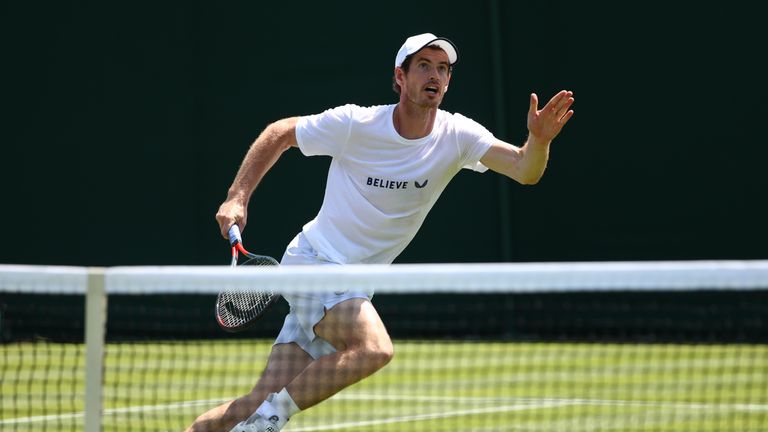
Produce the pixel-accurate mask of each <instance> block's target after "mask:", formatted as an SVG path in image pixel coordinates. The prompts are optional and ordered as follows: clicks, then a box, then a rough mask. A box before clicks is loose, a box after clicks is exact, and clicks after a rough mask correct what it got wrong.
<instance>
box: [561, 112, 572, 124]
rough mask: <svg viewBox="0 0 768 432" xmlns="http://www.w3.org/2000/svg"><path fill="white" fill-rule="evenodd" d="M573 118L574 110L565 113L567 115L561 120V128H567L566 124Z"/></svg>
mask: <svg viewBox="0 0 768 432" xmlns="http://www.w3.org/2000/svg"><path fill="white" fill-rule="evenodd" d="M571 117H573V110H570V111H568V112H567V113H565V115H564V116H563V117H562V118H561V119H560V127H561V128H562V127H563V126H565V124H566V123H568V120H570V119H571Z"/></svg>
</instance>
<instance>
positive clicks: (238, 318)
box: [216, 225, 280, 333]
mask: <svg viewBox="0 0 768 432" xmlns="http://www.w3.org/2000/svg"><path fill="white" fill-rule="evenodd" d="M229 243H230V245H231V246H232V261H231V265H232V267H235V266H237V265H257V266H263V265H269V266H271V265H277V264H278V262H277V260H275V259H274V258H272V257H268V256H264V255H255V254H252V253H250V252H248V251H247V250H245V247H243V239H242V236H241V235H240V227H238V226H237V225H232V227H231V228H230V229H229ZM240 253H242V254H243V255H244V256H245V257H246V258H247V259H246V260H245V261H243V262H242V263H240V264H238V255H239V254H240ZM279 299H280V294H278V293H276V292H273V291H269V290H267V291H248V292H243V291H230V290H223V291H221V292H219V296H218V298H217V299H216V321H217V322H218V323H219V326H220V327H221V328H222V329H224V330H226V331H228V332H231V333H235V332H239V331H242V330H245V329H247V328H248V327H250V326H252V325H253V324H254V323H255V322H256V321H257V320H258V319H259V318H261V317H262V315H264V312H266V311H267V310H268V309H269V308H270V307H272V305H274V304H275V302H277V300H279Z"/></svg>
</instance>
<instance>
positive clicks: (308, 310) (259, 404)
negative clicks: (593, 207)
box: [188, 33, 574, 432]
mask: <svg viewBox="0 0 768 432" xmlns="http://www.w3.org/2000/svg"><path fill="white" fill-rule="evenodd" d="M457 60H458V50H457V49H456V47H455V45H454V44H453V43H452V42H451V41H449V40H448V39H445V38H439V37H436V36H434V35H432V34H430V33H426V34H421V35H417V36H413V37H410V38H408V39H407V40H406V41H405V43H404V44H403V45H402V47H401V48H400V50H399V51H398V53H397V56H396V58H395V70H394V78H393V89H394V90H395V91H396V92H397V93H399V95H400V99H399V102H398V103H397V104H395V105H386V106H374V107H359V106H355V105H346V106H341V107H337V108H333V109H330V110H327V111H325V112H323V113H321V114H317V115H311V116H304V117H294V118H286V119H283V120H280V121H277V122H275V123H273V124H271V125H269V126H268V127H267V128H266V129H265V130H264V131H263V132H262V133H261V135H260V136H259V137H258V138H257V139H256V141H255V142H254V143H253V145H252V146H251V148H250V149H249V150H248V152H247V154H246V156H245V158H244V160H243V162H242V165H241V166H240V169H239V170H238V172H237V175H236V176H235V179H234V181H233V183H232V186H231V187H230V188H229V191H228V194H227V198H226V200H225V201H224V203H223V204H222V205H221V207H220V208H219V211H218V213H217V214H216V219H217V221H218V223H219V227H220V229H221V233H222V235H223V236H224V237H225V238H226V237H227V231H228V229H229V228H230V227H231V226H232V225H233V224H238V225H239V226H240V228H241V229H242V228H245V225H246V223H247V215H248V214H247V208H248V203H249V199H250V196H251V194H252V193H253V191H254V189H255V188H256V186H257V185H258V183H259V181H260V180H261V179H262V177H263V176H264V175H265V173H266V172H267V171H268V170H269V169H270V168H271V167H272V165H274V163H275V162H276V161H277V159H278V158H279V156H280V154H282V152H284V151H286V150H288V149H289V148H291V147H298V148H299V149H300V150H301V152H302V153H304V154H305V155H307V156H311V155H328V156H331V157H332V158H333V159H332V163H331V166H330V168H329V174H328V180H327V185H326V192H325V198H324V200H323V204H322V207H321V208H320V211H319V213H318V215H317V217H315V219H313V220H312V221H310V222H309V223H307V224H306V225H305V226H304V227H303V229H302V231H301V232H300V233H299V234H298V235H297V236H296V238H294V239H293V241H292V242H291V243H290V244H289V245H288V248H287V249H286V251H285V254H284V255H283V258H282V264H284V265H290V264H320V265H335V264H355V263H387V264H388V263H391V262H393V260H394V259H395V258H396V257H397V256H398V255H399V254H400V252H402V251H403V249H404V248H405V247H406V246H407V245H408V243H409V242H410V241H411V239H412V238H413V237H414V236H415V234H416V231H417V230H418V228H419V227H420V226H421V223H422V222H423V221H424V219H425V217H426V215H427V212H428V211H429V209H431V208H432V205H433V204H434V203H435V201H436V200H437V198H438V196H439V195H440V193H441V192H442V191H443V189H444V188H445V186H446V185H447V184H448V182H449V181H450V180H451V178H452V177H453V176H454V175H455V174H456V173H457V172H458V171H459V170H460V169H462V168H471V169H474V170H476V171H485V170H486V169H487V168H490V169H491V170H493V171H495V172H498V173H501V174H504V175H506V176H508V177H510V178H512V179H514V180H516V181H518V182H519V183H522V184H534V183H536V182H538V180H539V179H540V178H541V176H542V174H543V173H544V169H545V167H546V163H547V159H548V155H549V146H550V143H551V141H552V140H553V139H554V138H555V137H556V136H557V134H558V133H559V132H560V130H561V129H562V127H563V125H565V124H566V123H567V122H568V120H569V119H570V118H571V117H572V116H573V111H571V110H570V107H571V105H572V104H573V101H574V99H573V97H572V96H573V93H572V92H570V91H561V92H559V93H558V94H557V95H555V96H554V97H553V98H552V99H551V100H550V101H549V102H548V103H547V104H546V105H545V106H544V108H543V109H542V110H538V98H537V96H536V94H531V98H530V109H529V112H528V131H529V136H528V140H527V142H526V143H525V144H524V145H523V146H522V147H516V146H513V145H511V144H508V143H505V142H502V141H500V140H498V139H496V138H495V137H494V136H493V135H492V134H491V133H490V132H489V131H488V130H486V129H485V128H484V127H483V126H481V125H480V124H478V123H476V122H474V121H473V120H471V119H469V118H467V117H464V116H462V115H460V114H450V113H448V112H445V111H442V110H439V109H438V107H439V106H440V103H441V101H442V100H443V97H444V95H445V92H446V91H447V90H448V85H449V83H450V79H451V72H452V69H453V65H454V64H455V63H456V62H457ZM372 295H373V293H372V292H366V291H347V292H336V293H333V292H331V293H313V294H311V295H301V296H298V295H289V296H286V300H288V302H289V304H290V306H291V310H290V313H289V314H288V315H287V316H286V319H285V323H284V325H283V328H282V330H281V331H280V334H279V335H278V337H277V339H276V341H275V344H274V345H273V347H272V352H271V354H270V356H269V359H268V361H267V366H266V369H265V370H264V372H263V373H262V375H261V377H260V379H259V381H258V382H257V384H256V386H255V387H254V388H253V390H252V391H251V392H250V393H249V394H247V395H245V396H242V397H240V398H238V399H236V400H234V401H231V402H228V403H225V404H223V405H221V406H219V407H217V408H214V409H212V410H210V411H208V412H207V413H205V414H203V415H201V416H200V417H198V419H197V420H196V421H195V423H194V424H193V425H192V426H191V427H190V428H189V429H188V432H192V431H228V430H231V431H238V432H256V431H268V432H276V431H279V430H280V429H281V428H282V427H283V426H284V425H285V423H286V422H287V421H288V419H289V418H290V417H291V416H292V415H294V414H296V413H297V412H299V411H301V410H305V409H307V408H309V407H311V406H313V405H315V404H317V403H319V402H321V401H323V400H325V399H327V398H329V397H330V396H332V395H333V394H335V393H336V392H338V391H340V390H342V389H343V388H345V387H347V386H349V385H351V384H353V383H355V382H358V381H360V380H361V379H363V378H365V377H367V376H369V375H371V374H372V373H374V372H376V371H377V370H379V369H381V368H382V367H384V366H385V365H386V364H387V363H388V362H389V361H390V360H391V359H392V356H393V347H392V341H391V340H390V338H389V335H388V334H387V330H386V328H385V327H384V324H383V323H382V322H381V319H380V318H379V316H378V314H377V312H376V310H375V309H374V307H373V306H372V304H371V302H370V299H371V297H372ZM238 422H240V423H238ZM233 426H234V428H233Z"/></svg>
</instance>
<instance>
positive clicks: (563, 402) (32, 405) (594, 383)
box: [0, 341, 768, 432]
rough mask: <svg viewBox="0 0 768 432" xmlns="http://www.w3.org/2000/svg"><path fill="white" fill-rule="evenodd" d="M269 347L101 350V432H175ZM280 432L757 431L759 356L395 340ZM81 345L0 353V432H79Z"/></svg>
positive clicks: (259, 362)
mask: <svg viewBox="0 0 768 432" xmlns="http://www.w3.org/2000/svg"><path fill="white" fill-rule="evenodd" d="M269 347H270V342H267V341H195V342H189V343H163V344H155V343H151V344H150V343H137V344H110V345H108V347H107V356H106V372H105V389H104V396H105V401H104V410H105V411H104V417H103V421H104V431H131V432H136V431H178V430H182V429H183V428H184V426H185V425H187V424H189V423H190V422H191V421H192V420H193V419H194V418H195V417H196V416H197V415H198V414H200V413H202V412H203V411H205V410H206V409H208V408H210V407H213V406H215V405H217V404H218V403H220V402H222V401H224V400H226V399H229V398H232V397H234V396H237V395H240V394H243V393H245V392H247V391H248V390H249V389H250V388H251V386H252V385H253V383H254V382H255V379H256V377H257V376H258V374H259V373H260V371H261V369H262V368H263V366H264V362H265V360H266V355H267V354H268V352H269ZM395 349H396V355H395V359H394V360H393V362H392V363H391V364H390V365H388V366H387V367H386V368H385V369H383V370H382V371H380V372H379V373H377V374H376V375H374V376H372V377H370V378H369V379H367V380H364V381H363V382H361V383H358V384H356V385H354V386H352V387H350V388H348V389H346V390H345V391H343V392H341V393H340V394H338V395H337V396H335V397H333V398H332V399H330V400H328V401H326V402H324V403H322V404H320V405H318V406H316V407H314V408H312V409H310V410H307V411H306V412H303V413H301V414H299V415H297V416H295V417H294V418H293V419H292V420H291V422H290V423H289V427H288V428H286V429H285V430H286V431H294V432H298V431H303V432H309V431H363V432H369V431H430V432H431V431H569V432H580V431H697V432H700V431H718V432H719V431H738V432H745V431H762V432H764V431H768V346H765V345H663V344H565V343H474V342H444V341H441V342H429V341H425V342H414V341H396V343H395ZM83 370H84V353H83V347H82V346H81V345H71V344H52V343H20V344H19V343H15V344H6V345H0V395H2V398H0V430H2V431H40V430H45V431H67V432H71V431H77V430H82V409H83V391H84V390H83V389H84V385H83V373H84V372H83Z"/></svg>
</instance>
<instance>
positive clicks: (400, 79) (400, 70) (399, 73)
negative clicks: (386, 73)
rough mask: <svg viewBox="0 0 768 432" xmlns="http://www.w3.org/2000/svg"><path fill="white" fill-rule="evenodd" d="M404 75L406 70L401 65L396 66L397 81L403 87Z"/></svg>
mask: <svg viewBox="0 0 768 432" xmlns="http://www.w3.org/2000/svg"><path fill="white" fill-rule="evenodd" d="M403 75H405V71H404V70H403V68H401V67H395V82H396V83H397V84H398V85H399V86H400V87H402V86H403V84H402V82H403Z"/></svg>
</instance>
